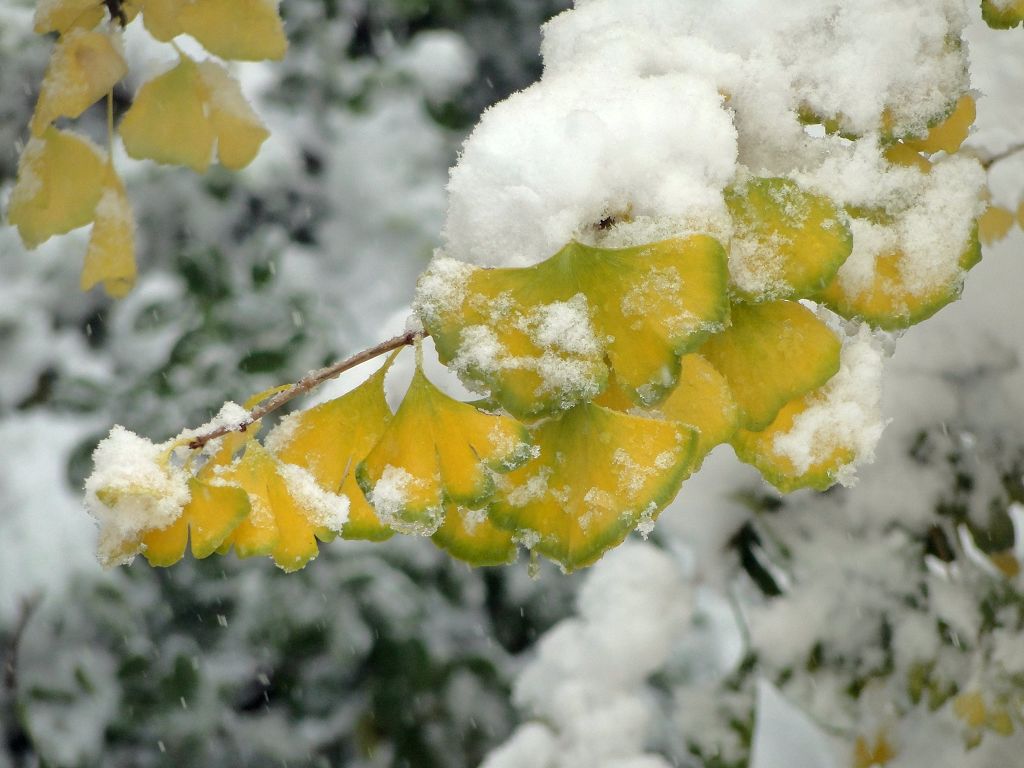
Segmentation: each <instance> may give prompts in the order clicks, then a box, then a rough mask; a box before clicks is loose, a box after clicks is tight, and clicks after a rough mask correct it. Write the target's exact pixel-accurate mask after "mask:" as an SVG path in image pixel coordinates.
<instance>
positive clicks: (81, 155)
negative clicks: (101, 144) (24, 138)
mask: <svg viewBox="0 0 1024 768" xmlns="http://www.w3.org/2000/svg"><path fill="white" fill-rule="evenodd" d="M106 168H107V160H106V157H105V156H104V154H103V153H102V152H101V151H100V150H99V149H98V148H97V147H96V146H95V145H94V144H93V143H92V142H90V141H89V140H88V139H86V138H84V137H82V136H79V135H78V134H75V133H71V132H70V131H59V130H57V129H56V128H53V127H50V128H48V129H47V130H46V131H45V132H44V133H43V135H42V137H40V138H32V139H30V140H29V142H28V144H27V145H26V147H25V149H24V151H23V152H22V153H21V159H20V160H19V162H18V180H17V183H16V184H15V185H14V189H13V190H12V191H11V198H10V205H9V207H8V211H7V215H8V219H9V220H10V223H11V224H13V225H14V226H16V227H17V228H18V233H19V234H20V235H21V239H22V241H23V242H24V243H25V245H26V246H28V247H29V248H35V247H36V246H37V245H39V244H40V243H42V242H44V241H46V240H48V239H49V238H50V237H51V236H53V235H60V234H63V233H65V232H70V231H71V230H72V229H77V228H78V227H83V226H85V225H86V224H88V223H89V222H90V221H92V219H93V213H94V211H95V210H96V205H97V203H98V202H99V200H100V197H101V196H102V194H103V182H104V180H105V179H106Z"/></svg>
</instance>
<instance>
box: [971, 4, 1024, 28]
mask: <svg viewBox="0 0 1024 768" xmlns="http://www.w3.org/2000/svg"><path fill="white" fill-rule="evenodd" d="M981 17H982V18H983V19H984V20H985V23H986V24H988V25H989V26H990V27H992V28H993V29H1012V28H1013V27H1016V26H1018V25H1019V24H1020V23H1021V22H1022V21H1024V0H981Z"/></svg>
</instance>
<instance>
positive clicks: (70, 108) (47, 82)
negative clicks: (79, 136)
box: [32, 29, 128, 136]
mask: <svg viewBox="0 0 1024 768" xmlns="http://www.w3.org/2000/svg"><path fill="white" fill-rule="evenodd" d="M127 72H128V65H127V64H126V63H125V60H124V57H123V56H121V53H120V52H119V51H118V50H117V49H116V48H115V47H114V44H113V43H112V42H111V39H110V36H109V35H108V34H105V33H103V32H92V31H88V30H83V29H72V30H71V31H70V32H68V33H67V34H65V35H63V36H62V37H61V38H60V40H58V41H57V45H56V47H55V48H54V49H53V55H52V56H51V58H50V65H49V66H48V67H47V68H46V75H45V76H44V77H43V85H42V88H41V89H40V91H39V101H38V102H36V111H35V114H34V115H33V116H32V133H33V134H35V135H36V136H41V135H42V134H43V131H45V130H46V128H47V126H49V125H50V123H52V122H53V121H54V120H56V119H57V118H58V117H72V118H73V117H78V116H79V115H81V114H82V113H83V112H84V111H85V110H86V109H88V108H89V107H91V106H92V105H93V104H95V103H96V102H97V101H99V99H101V98H102V97H103V96H105V95H106V94H107V93H109V92H110V90H111V89H112V88H113V87H114V85H115V83H117V81H118V80H120V79H121V78H122V77H124V76H125V74H127Z"/></svg>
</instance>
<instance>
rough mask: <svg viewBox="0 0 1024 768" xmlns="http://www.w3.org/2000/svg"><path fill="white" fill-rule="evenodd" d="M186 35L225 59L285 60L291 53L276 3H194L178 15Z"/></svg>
mask: <svg viewBox="0 0 1024 768" xmlns="http://www.w3.org/2000/svg"><path fill="white" fill-rule="evenodd" d="M178 23H179V24H180V29H181V31H182V32H184V33H186V34H189V35H192V37H194V38H195V39H196V40H198V41H199V42H200V44H202V46H203V47H204V48H205V49H206V50H208V51H209V52H210V53H212V54H214V55H215V56H220V57H221V58H222V59H234V60H240V61H261V60H263V59H274V60H280V59H283V58H284V56H285V53H286V52H287V50H288V39H287V38H286V37H285V34H284V24H283V23H282V21H281V17H280V15H279V14H278V9H277V2H276V0H192V1H191V2H188V3H182V4H181V8H180V10H179V12H178Z"/></svg>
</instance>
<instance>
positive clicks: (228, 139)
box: [199, 61, 270, 171]
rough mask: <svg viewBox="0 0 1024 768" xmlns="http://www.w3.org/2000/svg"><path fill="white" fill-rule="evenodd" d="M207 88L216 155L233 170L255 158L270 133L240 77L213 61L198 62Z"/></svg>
mask: <svg viewBox="0 0 1024 768" xmlns="http://www.w3.org/2000/svg"><path fill="white" fill-rule="evenodd" d="M199 72H200V74H201V75H202V78H203V82H204V83H205V84H206V88H207V98H208V100H209V113H210V121H211V123H212V125H213V130H214V132H215V133H216V134H217V159H218V160H220V163H221V165H223V166H224V167H225V168H229V169H231V170H233V171H237V170H240V169H242V168H244V167H245V166H247V165H248V164H249V163H251V162H252V160H253V158H254V157H256V154H257V153H258V152H259V151H260V146H262V144H263V142H264V141H266V140H267V137H268V136H270V132H269V131H268V130H267V129H266V128H265V127H264V126H263V123H262V121H261V120H260V118H259V116H258V115H257V114H256V113H255V112H254V111H253V108H252V107H251V106H249V102H248V101H246V99H245V96H243V95H242V88H241V86H240V85H239V84H238V81H237V80H236V79H235V78H233V77H232V76H231V75H230V74H229V73H228V71H227V70H226V69H224V67H222V66H221V65H220V64H217V63H216V62H214V61H204V62H202V63H200V64H199Z"/></svg>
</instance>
